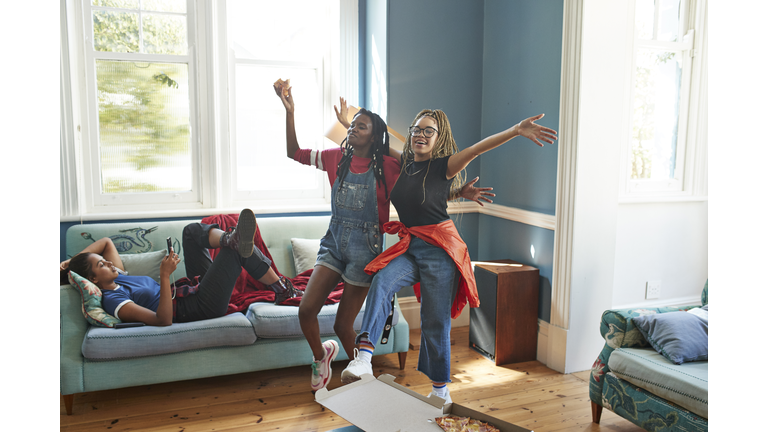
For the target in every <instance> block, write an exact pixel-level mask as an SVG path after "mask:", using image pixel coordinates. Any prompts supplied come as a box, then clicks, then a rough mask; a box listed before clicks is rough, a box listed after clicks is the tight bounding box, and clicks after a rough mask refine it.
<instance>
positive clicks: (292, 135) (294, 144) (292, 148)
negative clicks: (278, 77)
mask: <svg viewBox="0 0 768 432" xmlns="http://www.w3.org/2000/svg"><path fill="white" fill-rule="evenodd" d="M272 87H273V88H274V89H275V93H276V94H277V96H278V97H279V98H280V100H281V101H283V106H284V107H285V152H286V156H288V157H289V158H290V159H293V155H295V154H296V152H297V151H298V150H299V149H300V148H301V147H299V141H298V139H296V123H295V121H294V117H293V111H294V108H295V105H294V103H293V94H292V93H291V89H292V88H293V87H288V88H287V89H283V88H282V87H281V86H278V85H277V84H273V85H272Z"/></svg>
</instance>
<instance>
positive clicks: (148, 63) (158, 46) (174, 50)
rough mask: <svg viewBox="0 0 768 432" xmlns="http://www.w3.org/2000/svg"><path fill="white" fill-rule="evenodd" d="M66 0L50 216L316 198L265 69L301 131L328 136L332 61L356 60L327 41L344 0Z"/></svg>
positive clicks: (309, 137) (269, 204)
mask: <svg viewBox="0 0 768 432" xmlns="http://www.w3.org/2000/svg"><path fill="white" fill-rule="evenodd" d="M65 4H66V9H67V10H66V13H67V17H68V19H67V20H66V26H65V27H67V28H65V29H63V30H64V31H65V38H64V39H65V40H64V43H63V50H65V51H67V52H62V55H63V56H64V55H66V56H67V61H64V62H63V63H62V68H63V69H62V77H63V81H62V82H63V84H64V86H66V87H67V88H66V89H63V90H62V98H63V104H62V106H63V107H64V109H65V110H71V111H69V112H67V113H63V114H62V121H70V122H71V123H72V124H73V127H72V131H74V132H73V133H72V134H71V135H67V134H63V135H62V165H63V166H64V167H66V169H62V185H63V186H62V187H63V189H66V190H68V192H67V193H66V194H65V193H62V202H63V204H62V215H61V217H62V220H67V219H77V218H78V217H83V216H84V215H85V216H86V217H88V216H91V215H92V216H93V217H94V218H101V217H105V216H106V215H108V214H115V215H117V214H125V213H126V212H131V213H133V214H136V215H139V214H153V215H156V216H162V215H163V213H166V214H167V215H178V214H188V215H195V214H203V213H205V212H210V209H214V211H221V212H225V211H229V210H231V209H234V208H239V207H243V206H249V207H252V208H259V209H264V208H269V209H270V210H273V211H285V210H289V209H290V210H296V209H297V208H298V207H301V206H302V205H304V204H305V203H311V205H314V206H315V207H312V208H311V210H317V209H318V206H320V207H322V206H327V203H328V198H327V195H328V194H329V188H328V187H327V179H326V178H325V177H324V173H321V172H318V171H317V170H315V169H313V168H310V167H305V166H302V165H300V164H298V163H296V162H293V161H291V160H289V159H288V158H287V157H286V155H285V111H284V108H283V106H282V103H281V102H280V100H279V99H278V98H277V96H275V94H274V92H273V90H272V83H273V82H274V81H275V80H277V79H278V78H282V79H288V78H290V79H291V84H292V85H293V87H294V90H293V94H294V97H295V99H296V105H297V107H296V123H297V134H298V138H299V141H300V143H301V145H302V146H303V147H305V148H314V149H323V148H326V147H328V146H330V145H331V143H330V142H328V141H327V140H325V139H324V138H323V132H324V130H325V129H326V128H327V127H328V126H329V125H330V123H331V122H332V121H335V117H333V116H332V115H333V109H332V105H333V103H334V99H336V100H338V99H337V98H338V96H339V93H338V90H337V88H338V81H339V79H340V78H339V76H338V74H339V69H340V66H339V65H340V62H342V61H346V62H354V63H356V60H357V58H356V53H352V54H354V56H347V57H345V56H344V55H343V53H342V54H340V52H339V50H340V49H339V46H340V36H339V34H340V30H342V31H345V33H344V34H349V35H354V37H355V38H356V37H357V36H356V28H357V23H356V11H355V12H354V13H355V15H354V17H355V19H354V20H353V21H349V20H347V21H341V20H340V18H339V16H340V9H341V8H342V7H344V6H343V5H347V7H348V6H349V5H350V4H351V2H349V1H347V0H290V1H281V2H274V1H266V0H228V1H223V0H222V1H217V2H209V1H207V0H65ZM348 15H351V14H349V13H348ZM275 17H281V18H280V19H275ZM344 26H347V27H350V26H354V31H350V30H351V29H350V28H345V27H344ZM340 27H342V28H341V29H340ZM67 64H68V65H67ZM70 118H71V120H69V119H70ZM70 169H71V170H72V172H74V173H75V174H69V171H70ZM69 191H72V192H69ZM74 191H76V192H74ZM64 201H71V202H68V203H64ZM297 203H299V206H298V207H297Z"/></svg>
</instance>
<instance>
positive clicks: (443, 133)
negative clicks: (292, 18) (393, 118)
mask: <svg viewBox="0 0 768 432" xmlns="http://www.w3.org/2000/svg"><path fill="white" fill-rule="evenodd" d="M422 117H430V118H432V119H433V120H435V123H437V131H438V132H437V142H436V143H435V147H434V148H433V149H432V154H431V155H430V158H429V164H428V165H427V172H426V173H425V174H424V182H423V185H422V187H423V188H424V187H425V185H426V181H427V175H428V174H429V168H430V166H431V165H432V159H436V158H441V157H445V156H450V155H452V154H455V153H458V152H459V147H458V146H457V145H456V141H455V140H454V139H453V132H451V123H450V122H449V121H448V116H447V115H445V113H444V112H443V111H442V110H439V109H438V110H431V109H424V110H421V111H420V112H419V113H418V114H416V117H415V118H414V119H413V122H411V127H413V126H415V125H416V122H418V121H419V120H421V118H422ZM415 156H416V154H415V153H414V152H413V146H412V145H411V134H408V136H407V137H406V139H405V145H404V146H403V164H402V165H401V167H400V172H401V173H402V172H403V170H405V168H406V166H407V165H408V164H409V163H413V160H414V158H415ZM466 176H467V175H466V170H465V169H464V170H461V171H460V172H459V173H458V174H456V176H454V177H453V181H452V182H451V194H450V199H456V198H458V197H459V195H460V193H461V192H460V191H461V187H462V186H463V185H464V182H465V181H466ZM424 197H425V199H426V190H425V191H424Z"/></svg>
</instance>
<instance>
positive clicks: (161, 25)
mask: <svg viewBox="0 0 768 432" xmlns="http://www.w3.org/2000/svg"><path fill="white" fill-rule="evenodd" d="M142 30H143V32H144V52H146V53H149V54H179V55H184V54H186V53H187V18H186V16H178V15H164V14H144V15H142Z"/></svg>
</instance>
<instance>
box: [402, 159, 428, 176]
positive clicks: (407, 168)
mask: <svg viewBox="0 0 768 432" xmlns="http://www.w3.org/2000/svg"><path fill="white" fill-rule="evenodd" d="M411 167H413V162H411V163H409V164H408V165H406V166H405V173H406V174H408V175H409V176H415V175H416V174H418V173H420V172H421V171H422V170H423V169H424V167H421V169H420V170H418V171H416V172H414V173H409V172H408V170H409V169H410V168H411Z"/></svg>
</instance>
